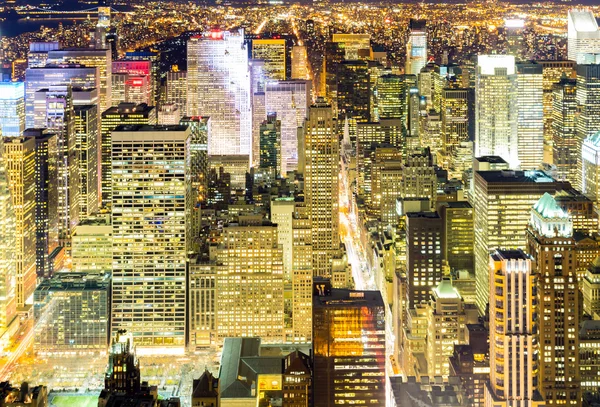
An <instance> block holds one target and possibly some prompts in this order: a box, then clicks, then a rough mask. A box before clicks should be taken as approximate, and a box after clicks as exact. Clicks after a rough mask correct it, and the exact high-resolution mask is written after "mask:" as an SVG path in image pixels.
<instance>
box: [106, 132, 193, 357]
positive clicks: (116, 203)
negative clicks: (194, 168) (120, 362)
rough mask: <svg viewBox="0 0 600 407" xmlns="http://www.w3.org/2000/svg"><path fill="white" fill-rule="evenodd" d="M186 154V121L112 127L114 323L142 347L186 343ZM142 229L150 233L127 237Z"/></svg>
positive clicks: (175, 346)
mask: <svg viewBox="0 0 600 407" xmlns="http://www.w3.org/2000/svg"><path fill="white" fill-rule="evenodd" d="M189 159H190V131H189V130H188V129H187V128H186V127H184V126H148V125H130V126H119V127H117V128H116V129H115V130H114V131H113V132H112V185H113V186H112V239H113V284H112V306H111V308H112V323H111V327H112V330H113V332H118V331H119V330H121V329H125V330H127V331H128V332H130V333H132V334H133V337H134V339H135V342H136V343H137V344H139V345H140V346H143V347H160V348H164V349H167V348H171V349H173V350H175V349H176V350H178V351H183V349H184V346H185V335H186V312H187V306H186V300H185V297H186V272H187V270H186V267H187V266H186V260H187V251H188V245H189V244H190V242H191V237H190V236H188V228H189V227H190V226H189V222H188V221H187V220H188V219H190V216H191V209H192V208H191V206H192V199H191V198H192V195H191V183H190V173H189ZM148 174H152V177H150V178H149V177H148ZM140 228H141V229H142V230H148V231H151V232H149V233H147V234H145V235H144V236H143V237H142V238H139V239H132V238H131V236H133V235H137V233H138V230H140ZM139 276H144V277H143V280H141V281H140V277H139Z"/></svg>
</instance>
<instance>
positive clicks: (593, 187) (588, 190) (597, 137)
mask: <svg viewBox="0 0 600 407" xmlns="http://www.w3.org/2000/svg"><path fill="white" fill-rule="evenodd" d="M581 192H583V194H584V195H585V196H586V197H588V198H589V199H591V200H592V201H593V202H595V203H596V204H598V202H600V131H598V132H597V133H596V134H594V135H593V136H590V137H588V138H586V139H585V141H584V142H583V146H582V150H581Z"/></svg>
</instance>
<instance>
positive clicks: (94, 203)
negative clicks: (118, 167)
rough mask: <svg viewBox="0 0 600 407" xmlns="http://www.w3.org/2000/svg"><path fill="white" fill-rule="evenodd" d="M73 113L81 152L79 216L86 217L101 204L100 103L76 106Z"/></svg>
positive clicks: (76, 137)
mask: <svg viewBox="0 0 600 407" xmlns="http://www.w3.org/2000/svg"><path fill="white" fill-rule="evenodd" d="M73 113H74V115H75V140H76V141H75V142H76V144H77V152H78V154H79V186H80V191H79V217H80V219H84V218H86V217H88V216H90V215H92V214H93V213H95V212H97V211H98V207H99V204H100V180H99V179H98V169H99V167H100V165H99V163H98V157H99V154H100V152H99V151H98V141H99V139H100V137H99V135H98V130H99V123H98V105H82V106H75V107H74V109H73Z"/></svg>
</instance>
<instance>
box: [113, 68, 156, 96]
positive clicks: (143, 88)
mask: <svg viewBox="0 0 600 407" xmlns="http://www.w3.org/2000/svg"><path fill="white" fill-rule="evenodd" d="M154 79H155V77H154V75H153V70H152V61H130V60H119V61H113V62H112V91H111V93H112V95H111V98H112V105H111V106H116V105H118V104H119V103H123V102H129V103H135V104H139V103H146V104H148V105H154V102H155V100H156V95H155V94H154V92H155V90H156V88H157V87H156V84H155V83H154ZM109 107H110V106H109Z"/></svg>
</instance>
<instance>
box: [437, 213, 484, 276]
mask: <svg viewBox="0 0 600 407" xmlns="http://www.w3.org/2000/svg"><path fill="white" fill-rule="evenodd" d="M438 208H439V209H438V211H439V214H440V217H441V218H442V222H443V224H444V247H443V251H444V253H443V255H444V259H445V260H446V262H447V263H448V266H449V267H450V269H451V270H466V271H468V272H469V273H473V272H474V271H475V253H474V250H475V245H474V242H475V230H474V228H473V219H474V214H473V207H472V206H471V204H470V203H468V202H444V203H443V204H441V205H440V206H439V207H438Z"/></svg>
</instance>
